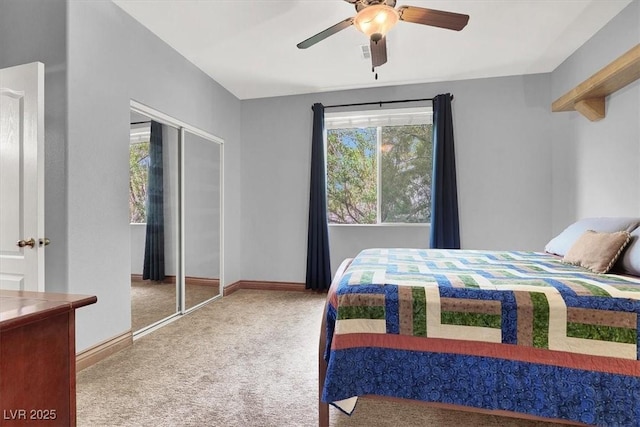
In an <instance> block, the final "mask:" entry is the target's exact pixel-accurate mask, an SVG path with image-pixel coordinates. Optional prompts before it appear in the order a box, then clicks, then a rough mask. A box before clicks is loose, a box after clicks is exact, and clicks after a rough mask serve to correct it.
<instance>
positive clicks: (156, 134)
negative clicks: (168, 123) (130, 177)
mask: <svg viewBox="0 0 640 427" xmlns="http://www.w3.org/2000/svg"><path fill="white" fill-rule="evenodd" d="M164 277H165V275H164V182H163V164H162V125H161V124H160V123H157V122H154V121H151V136H150V144H149V181H148V183H147V234H146V241H145V246H144V268H143V272H142V278H143V279H145V280H146V279H149V280H154V281H162V280H164Z"/></svg>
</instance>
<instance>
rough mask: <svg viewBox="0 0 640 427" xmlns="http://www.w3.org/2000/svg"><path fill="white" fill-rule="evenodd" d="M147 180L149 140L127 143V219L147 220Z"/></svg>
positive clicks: (141, 221)
mask: <svg viewBox="0 0 640 427" xmlns="http://www.w3.org/2000/svg"><path fill="white" fill-rule="evenodd" d="M148 181H149V141H148V140H147V141H143V142H135V143H132V144H130V145H129V221H130V222H131V223H132V224H139V223H146V222H147V210H146V204H147V183H148Z"/></svg>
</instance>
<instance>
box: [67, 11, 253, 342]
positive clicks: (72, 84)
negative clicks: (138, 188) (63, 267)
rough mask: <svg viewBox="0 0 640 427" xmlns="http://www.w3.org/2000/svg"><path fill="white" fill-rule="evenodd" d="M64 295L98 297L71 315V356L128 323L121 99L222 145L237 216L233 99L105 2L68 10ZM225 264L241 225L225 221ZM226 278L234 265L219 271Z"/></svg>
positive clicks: (230, 204)
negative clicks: (66, 269) (74, 319)
mask: <svg viewBox="0 0 640 427" xmlns="http://www.w3.org/2000/svg"><path fill="white" fill-rule="evenodd" d="M67 25H68V34H69V36H68V81H69V88H68V123H69V125H68V126H69V127H68V165H67V174H68V180H67V185H68V189H67V192H68V205H69V213H68V227H69V228H68V230H69V232H68V243H69V255H68V262H69V292H72V293H84V294H93V295H97V296H98V304H96V305H94V306H91V307H88V308H86V309H82V310H79V312H78V317H77V324H78V328H77V342H78V350H79V351H80V350H82V349H84V348H87V347H89V346H91V345H94V344H96V343H98V342H101V341H103V340H106V339H109V338H111V337H113V336H116V335H118V334H120V333H122V332H124V331H126V330H128V329H129V328H130V326H131V322H130V314H131V313H130V300H129V296H130V294H129V291H130V289H129V287H130V280H129V274H130V262H131V258H130V249H129V218H128V176H129V171H128V150H129V124H128V123H129V100H130V99H134V100H136V101H138V102H141V103H143V104H145V105H148V106H150V107H152V108H154V109H156V110H159V111H161V112H163V113H165V114H168V115H169V116H172V117H174V118H176V119H178V120H181V121H183V122H186V123H189V124H191V125H193V126H196V127H198V128H201V129H203V130H205V131H207V132H210V133H212V134H214V135H217V136H219V137H220V138H223V139H224V140H225V159H226V160H227V161H228V165H229V166H230V167H228V168H225V171H226V172H228V174H227V176H225V182H226V185H227V188H226V190H227V194H229V195H230V197H229V198H227V199H226V200H225V207H224V208H225V210H227V211H229V212H239V211H240V206H239V199H238V198H237V197H234V194H235V193H237V192H239V189H240V187H239V182H240V181H239V169H240V168H239V167H238V166H239V165H238V162H239V143H240V101H239V100H238V99H237V98H235V97H234V96H233V95H231V94H230V93H229V92H228V91H226V90H225V89H223V88H222V87H221V86H220V85H218V84H217V83H215V82H214V81H213V80H211V79H210V78H209V77H207V76H206V75H205V74H204V73H203V72H202V71H200V70H199V69H197V68H196V67H195V66H193V65H192V64H191V63H189V62H187V61H186V60H185V59H184V58H183V57H182V56H180V55H179V54H178V53H176V52H175V51H174V50H173V49H171V48H170V47H168V46H167V45H166V44H164V43H163V42H161V41H160V40H159V39H158V38H157V37H155V36H154V35H152V34H151V33H150V32H149V31H148V30H146V29H145V28H144V27H142V26H141V25H140V24H138V23H137V22H136V21H134V20H133V18H131V17H130V16H129V15H127V14H126V13H125V12H124V11H122V10H121V9H120V8H119V7H117V6H116V5H115V4H113V3H111V2H104V1H100V2H75V1H74V2H70V3H69V4H68V23H67ZM226 217H227V218H228V220H227V222H226V227H227V228H226V234H225V236H226V237H227V238H228V239H229V241H227V242H225V246H226V248H225V249H226V250H227V251H229V252H230V255H229V256H228V259H229V260H234V259H237V253H238V252H239V247H238V245H237V244H236V242H237V241H239V235H238V233H237V230H238V229H239V222H238V220H237V219H236V217H234V215H226ZM225 273H226V282H227V283H230V282H233V281H235V280H238V278H239V274H240V272H239V267H238V266H237V265H234V264H233V263H229V264H228V265H226V266H225Z"/></svg>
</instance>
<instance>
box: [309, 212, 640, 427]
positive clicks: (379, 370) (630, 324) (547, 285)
mask: <svg viewBox="0 0 640 427" xmlns="http://www.w3.org/2000/svg"><path fill="white" fill-rule="evenodd" d="M614 223H615V224H614ZM639 223H640V220H637V219H629V218H624V219H620V218H616V219H602V218H597V219H587V220H582V221H579V222H577V223H575V224H572V225H571V226H570V227H568V228H567V229H566V230H565V231H563V233H561V234H560V235H559V236H557V237H556V238H555V239H553V240H552V241H551V242H550V243H549V245H547V247H546V248H545V249H546V250H547V252H523V251H478V250H437V249H406V248H377V249H376V248H374V249H367V250H364V251H362V252H361V253H359V254H358V255H357V256H356V257H355V258H353V259H350V260H345V262H343V264H342V265H341V266H340V269H339V270H338V272H337V274H336V275H335V277H334V280H333V283H332V285H331V288H330V290H329V293H328V296H327V304H326V310H325V314H324V319H323V330H322V333H321V340H320V353H321V354H320V366H319V367H320V389H319V398H320V419H319V421H320V425H321V426H325V425H328V407H327V404H331V405H334V406H335V407H337V408H339V409H340V410H341V411H343V412H345V413H347V414H350V413H351V412H352V411H354V410H355V408H356V403H357V399H358V397H360V396H378V397H383V398H391V399H403V400H404V399H408V400H412V401H418V402H430V403H431V404H435V405H441V406H444V407H455V408H458V409H466V410H474V411H480V412H491V413H496V414H501V415H513V416H518V417H523V418H531V419H544V420H553V421H559V422H565V423H570V424H571V423H572V424H585V425H607V426H632V425H640V362H639V361H638V358H639V348H638V333H639V331H640V329H639V324H638V322H639V316H638V314H640V277H639V276H640V274H637V275H633V274H630V273H635V271H634V270H633V269H634V268H636V267H637V264H638V263H640V243H637V241H638V238H639V236H640V230H639V229H638V224H639ZM603 224H605V225H606V226H605V225H603ZM611 224H614V225H611ZM598 228H599V230H598ZM594 229H596V230H595V232H594V231H591V230H594ZM615 229H620V230H615ZM589 233H594V234H590V236H591V237H590V236H586V235H587V234H589ZM624 233H626V234H624ZM596 234H597V235H598V238H600V236H601V235H611V234H618V235H620V234H622V235H626V236H627V238H626V241H625V243H624V244H623V245H621V247H620V248H618V250H617V253H615V257H614V258H613V259H608V261H607V262H608V265H607V267H608V270H610V271H609V272H608V273H607V274H602V273H595V272H593V271H591V270H589V269H587V268H584V267H583V266H581V265H573V264H569V263H568V262H567V261H571V260H570V259H569V255H571V254H572V253H575V249H576V247H577V246H578V244H582V245H584V241H583V240H584V238H585V237H589V238H592V237H593V236H594V235H596ZM590 244H591V245H592V246H593V245H594V243H593V241H590ZM595 245H596V247H597V248H598V249H599V248H600V246H606V245H603V244H602V243H601V242H596V243H595ZM558 247H559V248H560V249H558ZM582 249H584V248H582ZM593 249H594V248H593V247H591V248H589V250H588V251H587V253H588V254H590V255H589V256H592V257H593V252H594V251H593ZM549 252H552V253H549ZM558 252H564V253H558ZM596 252H597V251H596ZM614 252H615V250H614ZM578 261H580V260H578ZM621 263H626V264H622V266H621ZM574 264H580V262H577V263H575V262H574ZM629 266H631V267H629ZM629 270H631V271H629Z"/></svg>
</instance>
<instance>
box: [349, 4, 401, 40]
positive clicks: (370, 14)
mask: <svg viewBox="0 0 640 427" xmlns="http://www.w3.org/2000/svg"><path fill="white" fill-rule="evenodd" d="M399 19H400V16H399V15H398V12H397V11H396V10H395V9H394V8H392V7H390V6H387V5H386V4H378V5H373V6H368V7H366V8H364V9H362V10H361V11H360V12H358V14H357V15H356V16H355V18H354V19H353V24H354V25H355V26H356V28H357V29H358V30H359V31H361V32H363V33H364V34H366V35H367V37H369V39H371V40H373V41H374V42H377V41H379V40H380V39H382V38H383V37H384V36H386V35H387V33H388V32H389V30H390V29H391V28H393V26H394V25H396V23H397V22H398V20H399Z"/></svg>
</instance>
